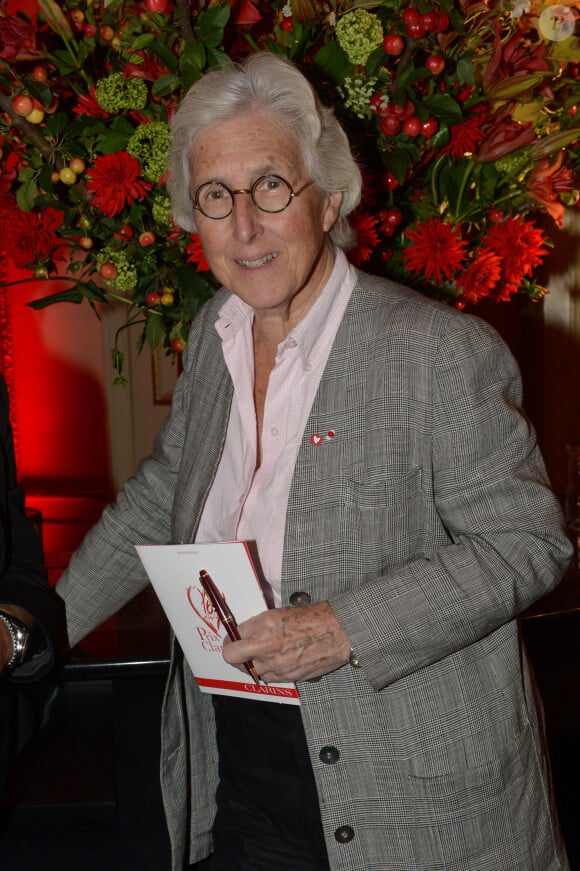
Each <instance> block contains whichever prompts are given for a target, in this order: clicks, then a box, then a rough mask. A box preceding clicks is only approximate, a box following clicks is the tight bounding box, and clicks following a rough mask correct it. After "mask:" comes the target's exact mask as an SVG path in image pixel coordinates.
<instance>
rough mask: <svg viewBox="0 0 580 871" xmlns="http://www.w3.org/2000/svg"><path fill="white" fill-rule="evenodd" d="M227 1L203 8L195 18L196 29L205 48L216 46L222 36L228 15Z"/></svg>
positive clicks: (228, 6)
mask: <svg viewBox="0 0 580 871" xmlns="http://www.w3.org/2000/svg"><path fill="white" fill-rule="evenodd" d="M230 11H231V10H230V5H229V3H221V4H219V5H217V6H210V7H209V9H205V10H204V11H203V12H202V13H201V14H200V15H199V18H198V19H197V31H198V33H199V35H200V37H201V39H202V40H203V42H204V45H205V46H206V47H207V48H217V46H218V45H221V42H222V40H223V38H224V27H225V26H226V24H227V21H228V18H229V17H230Z"/></svg>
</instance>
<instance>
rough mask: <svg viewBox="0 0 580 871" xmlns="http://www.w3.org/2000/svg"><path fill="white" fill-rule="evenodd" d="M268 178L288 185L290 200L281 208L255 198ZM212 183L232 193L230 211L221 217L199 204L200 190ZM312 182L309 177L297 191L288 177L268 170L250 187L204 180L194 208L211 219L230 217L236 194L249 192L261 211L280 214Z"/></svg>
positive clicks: (196, 195)
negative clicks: (255, 192) (215, 215)
mask: <svg viewBox="0 0 580 871" xmlns="http://www.w3.org/2000/svg"><path fill="white" fill-rule="evenodd" d="M266 178H275V179H277V180H278V181H281V182H283V183H284V184H285V185H286V187H287V188H288V201H287V203H286V204H285V205H284V206H282V207H281V208H280V209H264V208H262V206H260V205H259V204H258V203H257V202H256V200H255V198H254V191H255V190H256V188H257V187H258V185H259V184H260V182H262V181H264V179H266ZM212 184H217V185H219V186H220V187H222V188H223V189H224V190H225V191H227V192H228V194H229V195H230V198H231V201H232V205H231V208H230V210H229V212H227V213H226V214H225V215H220V217H219V218H218V217H214V216H213V215H208V214H207V212H204V210H203V209H202V207H201V206H200V205H199V192H200V190H201V189H202V188H204V187H206V186H207V185H212ZM311 184H312V179H309V180H308V181H307V182H306V184H303V185H302V187H300V188H298V190H296V191H295V190H294V188H293V187H292V185H291V184H290V182H289V181H286V179H285V178H283V176H281V175H276V173H272V172H268V173H266V174H265V175H261V176H259V177H258V178H257V179H256V181H255V182H254V183H253V184H252V186H251V187H249V188H237V189H236V190H232V189H231V188H229V187H228V186H227V184H224V183H223V182H222V181H204V183H203V184H200V186H199V187H198V188H197V190H196V191H195V193H194V195H193V208H194V209H196V211H198V212H201V214H202V215H203V216H204V217H206V218H209V220H210V221H223V220H224V218H229V216H230V215H231V213H232V212H233V210H234V197H235V195H236V194H249V195H250V198H251V200H252V203H253V204H254V205H255V207H256V208H257V209H258V210H259V211H260V212H263V213H264V214H265V215H278V214H280V212H283V211H284V210H285V209H287V208H288V206H289V205H290V203H291V202H292V200H295V199H296V197H299V196H300V194H301V193H302V191H305V190H306V188H307V187H309V185H311Z"/></svg>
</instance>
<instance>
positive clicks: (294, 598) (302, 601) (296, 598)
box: [290, 592, 312, 608]
mask: <svg viewBox="0 0 580 871" xmlns="http://www.w3.org/2000/svg"><path fill="white" fill-rule="evenodd" d="M311 601H312V599H311V598H310V596H309V595H308V593H302V592H300V593H292V595H291V596H290V604H291V605H292V607H293V608H299V607H300V606H301V605H310V603H311Z"/></svg>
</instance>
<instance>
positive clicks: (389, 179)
mask: <svg viewBox="0 0 580 871" xmlns="http://www.w3.org/2000/svg"><path fill="white" fill-rule="evenodd" d="M382 183H383V186H384V187H386V188H387V190H389V191H394V190H395V188H398V187H399V182H398V181H397V179H396V178H395V176H394V175H393V173H392V172H388V171H387V172H385V173H383V177H382Z"/></svg>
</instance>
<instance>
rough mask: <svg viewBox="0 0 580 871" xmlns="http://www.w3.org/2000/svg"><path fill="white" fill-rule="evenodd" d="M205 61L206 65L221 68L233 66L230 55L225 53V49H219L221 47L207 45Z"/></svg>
mask: <svg viewBox="0 0 580 871" xmlns="http://www.w3.org/2000/svg"><path fill="white" fill-rule="evenodd" d="M207 61H208V65H209V66H210V67H212V68H218V67H219V68H221V67H231V66H233V61H232V59H231V57H230V56H229V55H228V54H226V53H225V51H221V49H217V48H211V47H209V48H208V50H207Z"/></svg>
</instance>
